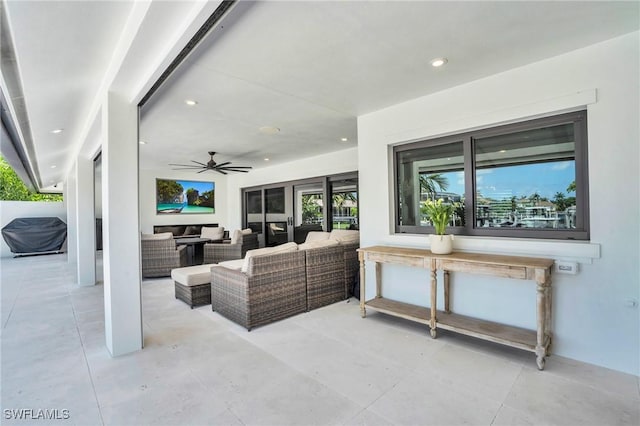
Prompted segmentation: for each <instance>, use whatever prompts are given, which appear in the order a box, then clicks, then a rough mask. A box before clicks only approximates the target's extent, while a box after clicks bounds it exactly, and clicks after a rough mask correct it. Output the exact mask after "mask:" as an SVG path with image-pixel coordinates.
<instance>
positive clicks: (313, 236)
mask: <svg viewBox="0 0 640 426" xmlns="http://www.w3.org/2000/svg"><path fill="white" fill-rule="evenodd" d="M329 235H330V234H329V233H328V232H322V231H310V232H309V233H308V234H307V238H306V239H305V240H304V242H305V243H310V242H312V241H324V240H328V239H329Z"/></svg>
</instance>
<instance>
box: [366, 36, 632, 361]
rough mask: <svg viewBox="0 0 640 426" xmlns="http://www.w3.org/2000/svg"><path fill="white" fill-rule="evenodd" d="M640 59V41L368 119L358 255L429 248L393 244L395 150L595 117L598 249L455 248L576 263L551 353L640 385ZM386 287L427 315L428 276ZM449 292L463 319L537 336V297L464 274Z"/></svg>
mask: <svg viewBox="0 0 640 426" xmlns="http://www.w3.org/2000/svg"><path fill="white" fill-rule="evenodd" d="M639 52H640V46H639V34H638V33H637V32H636V33H633V34H630V35H627V36H624V37H620V38H617V39H613V40H610V41H607V42H604V43H600V44H597V45H593V46H591V47H588V48H584V49H580V50H577V51H574V52H571V53H568V54H565V55H561V56H557V57H554V58H551V59H547V60H544V61H541V62H537V63H534V64H530V65H528V66H525V67H521V68H517V69H514V70H510V71H506V72H503V73H500V74H497V75H494V76H491V77H488V78H485V79H481V80H477V81H474V82H471V83H468V84H465V85H461V86H458V87H455V88H453V89H450V90H446V91H443V92H439V93H436V94H434V95H431V96H426V97H422V98H418V99H415V100H413V101H410V102H406V103H403V104H399V105H396V106H393V107H390V108H387V109H384V110H381V111H378V112H374V113H371V114H368V115H365V116H362V117H359V120H358V144H359V172H360V199H361V201H360V224H361V243H362V244H363V245H373V244H394V245H405V246H415V247H425V248H426V247H427V239H426V237H425V236H417V235H413V236H411V235H394V234H393V231H392V229H393V216H392V206H393V202H392V201H393V200H392V199H391V196H390V194H391V191H390V189H391V185H392V182H393V179H392V176H391V172H389V173H380V171H381V170H388V171H390V170H391V155H390V147H391V146H392V145H394V144H398V143H404V142H408V141H414V140H421V139H427V138H432V137H435V136H439V135H445V134H453V133H457V132H462V131H465V130H469V129H474V128H482V127H489V126H494V125H497V124H502V123H508V122H514V121H523V120H527V119H530V118H534V117H537V116H543V115H548V114H554V113H560V112H563V111H568V110H575V109H580V108H585V107H586V109H587V112H588V138H589V190H590V207H589V209H590V215H591V241H590V242H587V243H584V242H566V241H565V242H559V241H557V242H554V241H530V240H529V241H527V240H519V239H497V238H478V237H476V238H473V237H466V238H457V239H456V247H457V248H459V249H466V250H476V251H490V252H495V253H506V254H509V253H514V252H517V253H521V254H528V255H531V256H539V257H553V258H555V259H563V258H568V259H574V260H578V261H579V262H580V265H579V273H578V274H577V275H575V276H572V275H560V274H556V275H554V277H553V297H554V300H553V303H554V306H553V329H554V343H553V351H554V353H556V354H559V355H563V356H567V357H570V358H574V359H578V360H582V361H586V362H589V363H593V364H597V365H601V366H605V367H609V368H613V369H616V370H621V371H625V372H629V373H633V374H639V373H640V366H639V360H640V350H639V346H640V315H639V310H638V308H637V305H636V306H632V305H633V301H636V302H637V301H638V299H639V296H640V294H639V293H640V284H639V276H640V270H639V266H638V258H639V247H640V239H639V237H640V227H639V218H640V212H639V205H640V199H639V194H640V190H639V182H640V178H639V171H638V170H639V166H640V164H639V148H638V147H639V124H638V117H639V116H640V108H639V93H640V90H639V77H638V76H639V75H640V70H639V63H640V61H639ZM443 72H446V70H443ZM368 272H370V273H369V274H368V276H367V277H368V278H367V285H368V288H367V294H368V296H369V297H372V295H373V293H371V291H372V289H373V288H374V286H373V283H374V282H373V281H372V280H373V276H374V275H373V270H371V271H369V270H368ZM383 282H384V293H385V295H386V296H388V297H391V298H395V299H398V300H402V301H407V302H410V303H414V304H417V305H423V306H427V305H428V303H429V302H428V300H429V298H428V286H427V284H426V283H427V282H428V281H427V277H426V276H425V274H424V271H419V270H414V269H411V268H401V267H393V266H388V267H387V266H385V268H384V274H383ZM452 285H453V289H452V303H453V309H454V310H455V311H457V312H459V313H462V314H467V315H471V316H477V317H481V318H486V319H490V320H496V321H500V322H504V323H507V324H513V325H518V326H523V327H527V328H535V296H536V295H535V288H534V287H535V285H533V284H532V285H526V284H523V282H518V281H511V280H506V279H493V278H487V277H480V276H471V275H463V274H457V275H456V276H455V277H454V278H453V284H452ZM440 293H442V292H440ZM440 303H442V301H440ZM439 306H442V305H439ZM532 357H533V355H532ZM532 359H533V358H532ZM532 362H533V360H532Z"/></svg>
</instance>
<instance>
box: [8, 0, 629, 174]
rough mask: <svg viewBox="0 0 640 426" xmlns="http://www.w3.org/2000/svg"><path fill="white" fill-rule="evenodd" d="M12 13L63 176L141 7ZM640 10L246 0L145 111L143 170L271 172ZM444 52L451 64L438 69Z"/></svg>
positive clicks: (52, 5)
mask: <svg viewBox="0 0 640 426" xmlns="http://www.w3.org/2000/svg"><path fill="white" fill-rule="evenodd" d="M7 4H8V9H9V12H10V13H9V20H10V22H11V30H12V34H13V37H14V43H15V48H16V51H17V58H18V62H19V65H20V71H21V77H22V84H23V87H24V93H25V98H26V104H27V110H28V113H29V117H30V120H31V128H32V131H33V139H34V144H35V147H36V161H37V164H38V168H39V173H40V175H41V178H42V181H43V183H45V184H47V183H48V182H50V181H61V180H62V179H63V178H64V175H60V174H59V173H58V174H56V173H57V172H56V169H51V168H50V166H51V165H52V164H55V163H57V162H60V161H63V160H62V157H64V156H65V155H66V156H68V155H70V149H71V146H72V143H73V132H74V131H76V130H75V129H76V123H77V122H78V121H79V120H81V118H83V117H81V115H82V112H83V109H86V108H87V104H88V102H89V100H88V99H90V96H89V95H88V94H90V92H92V91H94V92H93V93H91V94H92V95H95V88H96V87H97V86H98V85H99V83H100V80H101V70H102V72H104V68H105V67H106V63H107V62H108V61H109V58H110V55H111V52H112V49H113V46H114V45H115V42H116V40H117V37H118V35H119V33H120V32H121V31H122V28H123V26H124V23H125V19H126V17H127V15H128V13H129V11H130V8H131V4H132V3H131V2H113V1H108V2H99V1H73V2H22V1H18V0H8V1H7ZM168 4H176V5H178V4H184V2H179V3H178V2H175V3H173V2H168ZM638 6H639V3H638V2H610V1H606V2H591V1H587V2H575V1H573V2H527V1H513V2H451V1H449V2H415V1H412V2H391V1H387V2H382V1H376V2H355V1H354V2H328V1H327V2H275V1H267V2H259V3H252V2H244V1H243V2H239V3H237V4H236V5H235V6H234V8H233V9H232V10H231V11H230V13H229V14H228V15H227V16H225V18H224V19H223V21H222V23H221V26H218V27H217V28H215V29H214V31H213V32H212V34H213V35H212V36H209V37H208V38H207V39H205V40H204V41H203V42H202V43H201V45H200V46H198V48H197V49H196V51H194V52H193V53H192V54H191V56H189V57H188V59H187V61H186V62H185V63H183V65H182V66H180V67H179V69H178V70H177V71H176V72H175V73H174V75H173V76H172V77H171V78H170V79H169V80H168V82H167V83H165V84H164V85H163V86H162V87H161V89H160V90H159V91H158V92H156V94H154V96H153V97H152V98H151V100H150V101H149V102H148V103H147V104H146V105H145V107H144V108H143V110H142V112H141V118H142V120H141V128H140V138H141V140H144V141H145V142H147V144H146V145H141V146H140V153H141V155H140V164H141V167H143V168H147V169H151V168H153V169H167V170H168V169H170V166H168V164H169V163H175V162H178V163H187V162H189V161H190V160H197V161H201V162H206V160H207V159H208V155H207V151H217V152H219V154H218V155H217V156H216V160H217V161H233V162H234V165H250V166H254V167H263V166H265V165H272V164H277V163H282V162H286V161H290V160H293V159H295V158H301V157H308V156H312V155H316V154H320V153H324V152H328V151H334V150H340V149H346V148H349V147H352V146H355V144H356V143H357V129H356V118H357V116H358V115H361V114H365V113H367V112H371V111H375V110H378V109H381V108H385V107H387V106H390V105H394V104H397V103H400V102H403V101H406V100H410V99H413V98H416V97H420V96H423V95H427V94H430V93H434V92H438V91H442V90H445V89H447V88H450V87H453V86H456V85H460V84H464V83H466V82H469V81H473V80H476V79H479V78H483V77H486V76H489V75H492V74H495V73H498V72H501V71H505V70H508V69H512V68H515V67H518V66H522V65H525V64H528V63H531V62H535V61H539V60H542V59H545V58H548V57H552V56H556V55H559V54H562V53H565V52H568V51H571V50H575V49H578V48H581V47H584V46H587V45H590V44H594V43H597V42H599V41H603V40H606V39H610V38H613V37H616V36H619V35H622V34H626V33H629V32H632V31H635V30H637V29H638V28H639V23H640V19H639V16H638V13H639V12H638V10H639V9H638ZM110 46H111V47H110ZM439 56H445V57H447V58H448V60H449V63H448V64H447V65H446V66H445V67H442V68H440V69H435V68H432V67H431V66H430V64H429V62H430V60H431V59H433V58H435V57H439ZM612 66H615V64H612ZM186 99H194V100H196V101H198V104H197V105H196V106H193V107H189V106H187V105H186V104H185V103H184V100H186ZM85 114H86V111H85ZM425 119H427V118H426V117H425ZM262 126H274V127H278V128H280V129H281V131H280V132H279V133H278V134H275V135H268V134H263V133H261V132H260V131H259V130H258V129H259V128H260V127H262ZM59 127H63V128H65V132H64V133H63V134H62V137H60V136H56V135H53V134H51V133H50V130H52V129H54V128H59ZM67 130H69V132H67ZM343 137H346V138H348V141H347V142H341V140H340V139H341V138H343ZM264 158H270V160H271V161H269V162H268V163H267V162H265V161H264Z"/></svg>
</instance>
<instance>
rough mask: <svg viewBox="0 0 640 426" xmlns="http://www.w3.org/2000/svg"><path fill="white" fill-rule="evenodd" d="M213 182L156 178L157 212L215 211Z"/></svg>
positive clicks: (192, 212)
mask: <svg viewBox="0 0 640 426" xmlns="http://www.w3.org/2000/svg"><path fill="white" fill-rule="evenodd" d="M215 211H216V209H215V183H214V182H199V181H193V180H173V179H156V213H157V214H194V213H209V214H211V213H215Z"/></svg>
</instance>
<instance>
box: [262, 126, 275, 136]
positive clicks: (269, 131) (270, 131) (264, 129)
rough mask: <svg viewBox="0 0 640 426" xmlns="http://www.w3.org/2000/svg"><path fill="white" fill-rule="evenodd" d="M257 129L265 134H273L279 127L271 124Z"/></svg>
mask: <svg viewBox="0 0 640 426" xmlns="http://www.w3.org/2000/svg"><path fill="white" fill-rule="evenodd" d="M258 130H260V133H264V134H265V135H275V134H276V133H279V132H280V129H279V128H277V127H273V126H263V127H260V128H259V129H258Z"/></svg>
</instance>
